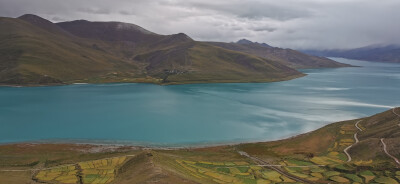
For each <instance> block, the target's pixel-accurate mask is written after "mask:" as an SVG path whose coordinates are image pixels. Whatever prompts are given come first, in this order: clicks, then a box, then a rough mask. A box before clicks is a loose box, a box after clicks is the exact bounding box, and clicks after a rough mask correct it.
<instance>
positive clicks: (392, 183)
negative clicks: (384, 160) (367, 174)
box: [374, 176, 398, 184]
mask: <svg viewBox="0 0 400 184" xmlns="http://www.w3.org/2000/svg"><path fill="white" fill-rule="evenodd" d="M374 181H376V182H378V183H384V184H398V183H397V181H396V180H395V179H393V178H389V177H384V176H382V177H378V178H376V179H375V180H374Z"/></svg>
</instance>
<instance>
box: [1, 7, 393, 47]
mask: <svg viewBox="0 0 400 184" xmlns="http://www.w3.org/2000/svg"><path fill="white" fill-rule="evenodd" d="M399 9H400V1H398V0H385V1H375V0H281V1H276V0H247V1H243V0H153V1H147V0H115V1H109V0H85V1H81V0H68V1H65V0H34V1H33V0H0V16H7V17H17V16H20V15H22V14H25V13H33V14H37V15H39V16H42V17H44V18H47V19H49V20H52V21H55V22H58V21H66V20H75V19H87V20H92V21H122V22H130V23H134V24H137V25H140V26H142V27H144V28H146V29H149V30H150V31H153V32H156V33H160V34H173V33H178V32H184V33H187V34H188V35H189V36H191V37H193V38H194V39H197V40H207V41H226V42H230V41H236V40H238V39H241V38H247V39H250V40H253V41H257V42H266V43H268V44H271V45H274V46H280V47H290V48H301V49H305V48H352V47H359V46H364V45H369V44H400V36H398V33H399V32H400V24H398V23H397V20H400V14H399V13H398V10H399Z"/></svg>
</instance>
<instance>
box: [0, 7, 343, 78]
mask: <svg viewBox="0 0 400 184" xmlns="http://www.w3.org/2000/svg"><path fill="white" fill-rule="evenodd" d="M345 66H349V65H346V64H341V63H338V62H335V61H333V60H330V59H327V58H323V57H316V56H310V55H306V54H303V53H301V52H298V51H295V50H291V49H281V48H276V47H271V46H269V45H267V44H260V43H256V42H255V43H253V42H251V41H246V40H241V41H239V42H237V43H222V42H199V41H195V40H193V39H192V38H190V37H189V36H187V35H186V34H184V33H178V34H172V35H160V34H157V33H153V32H151V31H148V30H146V29H144V28H142V27H140V26H137V25H134V24H129V23H122V22H90V21H86V20H76V21H70V22H59V23H53V22H51V21H48V20H46V19H44V18H41V17H39V16H36V15H32V14H26V15H23V16H21V17H18V18H7V17H2V18H0V84H2V85H53V84H70V83H107V82H148V83H157V84H184V83H212V82H271V81H281V80H289V79H293V78H297V77H301V76H304V74H303V73H301V72H299V71H297V70H296V69H303V68H321V67H345Z"/></svg>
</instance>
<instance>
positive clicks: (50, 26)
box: [18, 14, 70, 35]
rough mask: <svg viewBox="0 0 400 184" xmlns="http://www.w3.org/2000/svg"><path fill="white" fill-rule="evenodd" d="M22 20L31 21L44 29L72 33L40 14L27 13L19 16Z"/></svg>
mask: <svg viewBox="0 0 400 184" xmlns="http://www.w3.org/2000/svg"><path fill="white" fill-rule="evenodd" d="M18 19H20V20H24V21H25V22H29V23H31V24H33V25H35V26H38V27H40V28H42V29H44V30H47V31H50V32H53V33H54V32H62V33H63V34H67V35H70V34H69V33H67V32H66V31H64V30H63V29H61V28H60V27H59V26H57V25H56V24H54V23H53V22H51V21H49V20H47V19H45V18H42V17H40V16H37V15H34V14H25V15H22V16H20V17H18Z"/></svg>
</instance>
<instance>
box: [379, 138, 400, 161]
mask: <svg viewBox="0 0 400 184" xmlns="http://www.w3.org/2000/svg"><path fill="white" fill-rule="evenodd" d="M381 143H382V144H383V151H384V152H385V153H386V155H387V156H389V157H390V158H392V159H393V160H394V161H395V162H396V163H397V165H398V166H397V167H399V166H400V161H399V159H397V158H396V157H394V156H393V155H391V154H390V153H389V152H388V151H387V149H386V144H385V141H384V138H382V139H381Z"/></svg>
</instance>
